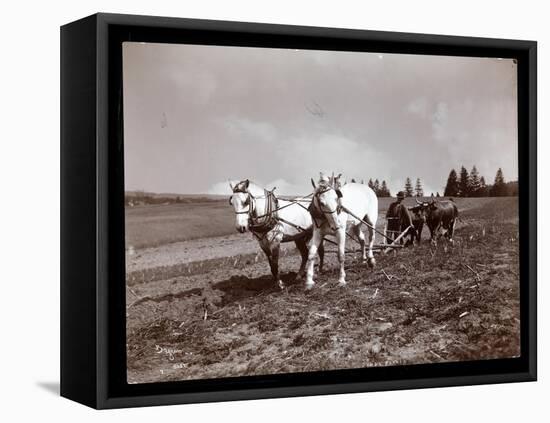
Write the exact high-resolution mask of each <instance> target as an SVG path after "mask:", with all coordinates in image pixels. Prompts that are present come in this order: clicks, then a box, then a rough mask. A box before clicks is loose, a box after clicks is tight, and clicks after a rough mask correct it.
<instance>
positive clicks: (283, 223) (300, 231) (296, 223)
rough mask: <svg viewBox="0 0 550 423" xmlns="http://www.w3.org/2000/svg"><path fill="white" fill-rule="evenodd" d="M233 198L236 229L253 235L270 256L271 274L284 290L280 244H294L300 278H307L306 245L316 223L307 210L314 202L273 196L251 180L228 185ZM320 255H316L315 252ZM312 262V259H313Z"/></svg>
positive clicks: (322, 251) (322, 253)
mask: <svg viewBox="0 0 550 423" xmlns="http://www.w3.org/2000/svg"><path fill="white" fill-rule="evenodd" d="M229 186H230V187H231V190H232V191H233V195H232V196H231V197H230V198H229V204H231V205H232V206H233V208H234V209H235V217H236V220H235V226H236V229H237V231H238V232H240V233H245V232H246V231H250V232H252V234H254V236H255V237H256V238H257V239H258V242H259V244H260V247H261V248H262V250H263V252H264V253H265V255H266V256H267V259H268V261H269V265H270V267H271V273H272V275H273V278H274V280H275V282H277V284H278V285H279V287H280V288H281V289H283V288H284V284H283V281H282V280H281V279H280V276H279V251H280V244H281V242H290V241H294V242H295V243H296V247H297V248H298V251H300V254H301V256H302V263H301V265H300V270H299V271H298V276H297V277H298V278H299V279H301V278H303V277H304V275H305V267H306V263H307V260H308V248H307V243H308V241H309V240H310V239H311V235H312V233H313V220H312V218H311V214H310V213H309V211H308V206H309V204H310V203H311V201H310V200H307V199H298V200H294V201H287V200H282V199H279V198H277V197H276V196H275V194H273V191H274V190H275V188H274V189H273V190H271V191H268V190H266V189H264V188H261V187H259V186H258V185H256V184H254V183H252V182H250V181H249V180H248V179H246V180H244V181H241V182H239V183H238V184H236V185H235V186H233V185H232V184H231V183H230V184H229ZM316 251H318V253H319V259H320V261H319V271H322V268H323V258H324V249H323V245H322V244H320V245H319V248H318V250H316ZM316 254H317V253H316ZM312 262H313V260H312Z"/></svg>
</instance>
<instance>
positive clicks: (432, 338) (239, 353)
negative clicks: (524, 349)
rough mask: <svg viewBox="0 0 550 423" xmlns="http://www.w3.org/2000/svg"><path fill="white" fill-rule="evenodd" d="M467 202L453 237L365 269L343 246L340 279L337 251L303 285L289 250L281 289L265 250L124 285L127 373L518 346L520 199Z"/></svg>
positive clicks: (343, 361)
mask: <svg viewBox="0 0 550 423" xmlns="http://www.w3.org/2000/svg"><path fill="white" fill-rule="evenodd" d="M466 201H467V202H464V203H459V208H462V211H461V220H460V222H459V223H458V224H457V229H456V237H455V243H454V245H451V244H449V243H447V242H444V241H442V242H440V243H439V244H438V245H437V247H433V246H431V245H430V243H429V242H427V241H426V240H425V241H424V242H423V243H422V244H421V245H419V246H416V247H414V248H407V249H403V250H400V251H398V252H395V253H389V254H387V255H378V256H377V267H376V268H375V269H374V270H371V269H369V268H368V267H367V266H366V265H365V264H363V263H362V262H361V260H359V257H358V254H356V253H354V252H350V253H348V255H347V258H346V260H347V261H346V272H347V281H348V286H347V287H344V288H339V287H337V286H336V281H337V269H336V265H337V263H336V257H335V255H334V254H328V255H327V266H326V271H325V272H324V273H323V274H321V275H317V277H316V282H317V285H316V286H315V288H314V290H313V291H311V292H305V291H304V289H303V283H302V281H296V280H295V273H293V272H288V270H290V269H292V270H295V269H297V268H298V266H299V259H298V257H297V256H296V255H293V254H288V255H287V256H285V257H284V258H283V259H282V260H281V267H282V269H283V280H284V282H285V283H286V284H287V286H288V288H287V289H286V290H284V291H282V292H281V291H279V289H278V288H277V287H276V286H275V285H274V283H273V281H272V279H271V277H270V275H269V270H268V266H267V264H266V263H265V262H262V261H257V262H254V261H252V262H250V263H248V262H243V263H240V264H239V265H238V266H233V265H231V263H230V262H228V263H227V264H226V265H219V266H213V267H212V268H209V269H208V271H207V272H206V273H201V272H197V273H194V274H187V275H179V276H174V275H172V274H170V275H168V277H165V278H163V277H158V278H156V279H155V280H151V281H149V282H147V283H143V282H141V283H136V284H133V285H131V286H129V287H128V289H127V304H128V307H127V352H128V381H129V382H130V383H142V382H153V381H168V380H184V379H198V378H201V379H202V378H217V377H230V376H243V375H258V374H272V373H288V372H303V371H314V370H330V369H343V368H358V367H369V366H387V365H399V364H418V363H431V362H443V361H462V360H473V359H488V358H503V357H513V356H517V355H519V352H520V351H519V283H518V275H519V265H518V231H517V229H518V226H517V199H515V198H504V199H481V200H475V199H472V200H466ZM426 231H427V230H426ZM426 236H427V232H424V238H426ZM352 244H353V241H350V246H351V245H352Z"/></svg>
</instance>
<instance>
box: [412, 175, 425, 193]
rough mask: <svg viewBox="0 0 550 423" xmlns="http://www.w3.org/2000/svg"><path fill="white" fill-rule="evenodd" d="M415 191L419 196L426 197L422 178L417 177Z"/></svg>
mask: <svg viewBox="0 0 550 423" xmlns="http://www.w3.org/2000/svg"><path fill="white" fill-rule="evenodd" d="M414 191H415V193H416V196H417V197H424V190H423V189H422V182H420V178H416V186H415V187H414Z"/></svg>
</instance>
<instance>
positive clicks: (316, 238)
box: [306, 228, 324, 290]
mask: <svg viewBox="0 0 550 423" xmlns="http://www.w3.org/2000/svg"><path fill="white" fill-rule="evenodd" d="M323 236H324V234H323V233H322V231H321V230H320V229H317V228H315V229H313V237H312V238H311V242H310V245H309V251H308V256H307V264H306V268H307V272H306V289H308V290H309V289H311V288H313V285H315V282H314V281H313V270H314V266H315V257H317V251H318V250H319V246H320V245H321V242H322V241H323Z"/></svg>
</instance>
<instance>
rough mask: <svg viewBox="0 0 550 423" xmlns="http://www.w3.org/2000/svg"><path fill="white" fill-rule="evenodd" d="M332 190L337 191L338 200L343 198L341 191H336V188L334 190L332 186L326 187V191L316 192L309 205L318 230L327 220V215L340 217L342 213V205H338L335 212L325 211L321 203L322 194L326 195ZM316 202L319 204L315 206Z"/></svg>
mask: <svg viewBox="0 0 550 423" xmlns="http://www.w3.org/2000/svg"><path fill="white" fill-rule="evenodd" d="M331 189H333V190H334V191H336V195H338V198H342V193H341V192H340V190H339V189H336V188H334V187H332V186H330V185H326V186H325V189H323V190H319V191H316V192H315V194H314V195H313V199H312V201H311V204H310V205H309V208H308V210H309V212H310V213H311V217H312V219H313V222H314V223H315V226H316V227H317V228H320V227H321V226H322V225H323V223H324V221H326V219H327V218H326V215H330V214H337V215H339V214H340V213H341V211H342V205H341V204H338V206H337V207H336V209H334V210H325V209H323V206H322V205H321V202H320V201H319V196H321V195H322V194H324V193H325V192H327V191H330V190H331ZM315 202H317V204H316V205H315ZM318 221H321V223H319V222H318Z"/></svg>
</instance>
